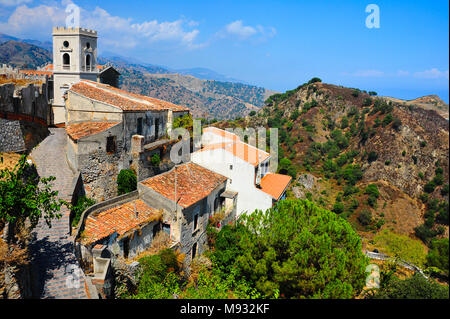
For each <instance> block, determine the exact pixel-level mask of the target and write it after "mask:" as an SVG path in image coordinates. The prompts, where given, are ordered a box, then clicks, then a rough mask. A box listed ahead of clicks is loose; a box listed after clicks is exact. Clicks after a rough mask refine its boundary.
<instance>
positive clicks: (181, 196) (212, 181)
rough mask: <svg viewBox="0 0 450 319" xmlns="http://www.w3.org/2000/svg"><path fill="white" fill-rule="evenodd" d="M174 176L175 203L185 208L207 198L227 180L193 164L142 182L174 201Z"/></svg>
mask: <svg viewBox="0 0 450 319" xmlns="http://www.w3.org/2000/svg"><path fill="white" fill-rule="evenodd" d="M175 176H176V177H177V182H176V184H177V190H176V198H177V203H178V204H179V205H180V206H182V207H184V208H186V207H189V206H191V205H192V204H195V203H196V202H198V201H199V200H201V199H203V198H205V197H207V196H208V195H209V194H210V193H211V192H212V191H213V190H214V189H216V188H217V186H219V185H220V184H222V183H223V182H225V181H226V180H227V178H226V177H225V176H222V175H220V174H217V173H214V172H212V171H210V170H208V169H206V168H203V167H201V166H199V165H197V164H194V163H187V164H183V165H180V166H177V167H175V168H174V169H172V170H171V171H169V172H166V173H163V174H160V175H157V176H154V177H151V178H149V179H147V180H145V181H143V182H142V185H144V186H146V187H149V188H151V189H153V190H154V191H156V192H157V193H159V194H161V195H162V196H164V197H165V198H167V199H170V200H171V201H175Z"/></svg>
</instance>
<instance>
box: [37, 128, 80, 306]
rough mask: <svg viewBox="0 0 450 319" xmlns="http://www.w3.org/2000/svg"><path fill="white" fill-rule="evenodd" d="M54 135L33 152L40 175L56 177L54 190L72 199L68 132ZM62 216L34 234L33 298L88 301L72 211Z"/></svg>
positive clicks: (64, 211) (63, 211)
mask: <svg viewBox="0 0 450 319" xmlns="http://www.w3.org/2000/svg"><path fill="white" fill-rule="evenodd" d="M50 132H51V134H50V135H49V136H48V137H47V138H46V139H45V140H44V141H42V142H41V144H39V145H38V146H37V147H36V148H35V149H34V150H33V151H32V152H31V157H32V158H33V160H34V162H35V163H36V166H37V170H38V173H39V176H41V177H49V176H55V177H56V180H55V181H54V182H53V189H54V190H57V191H58V192H59V197H60V198H61V199H64V200H66V201H68V202H70V200H71V194H70V192H71V186H72V180H73V178H74V175H73V173H72V171H71V170H70V168H69V166H68V164H67V162H66V155H65V154H66V152H65V146H66V137H67V135H66V132H65V129H64V128H50ZM61 214H62V217H61V219H59V220H53V221H52V227H51V228H49V227H48V226H47V224H46V223H45V220H44V219H43V218H41V220H40V221H39V224H38V226H37V227H36V229H35V230H34V232H33V235H34V239H33V242H32V244H31V251H32V254H33V282H34V287H33V295H34V296H35V297H37V298H51V299H54V298H57V299H80V298H81V299H85V298H87V296H88V295H87V292H86V291H87V289H86V283H85V278H84V274H83V272H82V271H81V269H80V267H79V264H78V262H77V259H76V257H75V254H74V247H73V240H72V238H71V236H70V233H69V230H70V228H69V227H70V225H69V215H70V212H69V210H68V209H67V208H66V207H65V206H64V207H63V208H62V209H61Z"/></svg>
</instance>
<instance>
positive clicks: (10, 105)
mask: <svg viewBox="0 0 450 319" xmlns="http://www.w3.org/2000/svg"><path fill="white" fill-rule="evenodd" d="M47 93H48V92H47V84H46V83H42V84H39V85H38V84H28V85H26V86H16V85H15V84H14V83H7V84H3V85H0V114H1V115H0V116H1V117H3V118H7V119H20V120H27V121H32V122H38V123H41V124H44V125H47V124H50V123H51V117H52V113H51V107H50V106H49V104H48V94H47Z"/></svg>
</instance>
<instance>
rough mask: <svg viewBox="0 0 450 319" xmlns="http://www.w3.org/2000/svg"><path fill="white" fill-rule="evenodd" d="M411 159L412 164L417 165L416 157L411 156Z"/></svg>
mask: <svg viewBox="0 0 450 319" xmlns="http://www.w3.org/2000/svg"><path fill="white" fill-rule="evenodd" d="M411 158H412V160H413V162H414V165H417V156H415V155H413V156H412V157H411Z"/></svg>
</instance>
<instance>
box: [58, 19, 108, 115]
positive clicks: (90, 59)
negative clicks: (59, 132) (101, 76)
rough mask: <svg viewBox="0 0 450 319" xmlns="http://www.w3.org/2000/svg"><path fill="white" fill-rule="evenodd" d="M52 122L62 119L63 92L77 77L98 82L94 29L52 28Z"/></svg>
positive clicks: (63, 111)
mask: <svg viewBox="0 0 450 319" xmlns="http://www.w3.org/2000/svg"><path fill="white" fill-rule="evenodd" d="M52 67H53V82H54V83H53V90H54V93H53V102H52V105H53V114H54V124H63V123H64V122H65V118H66V116H65V115H66V114H65V105H64V95H65V93H66V92H67V91H68V90H69V89H70V87H71V86H72V85H74V84H75V83H78V82H79V81H80V80H82V79H85V80H91V81H97V77H98V73H99V72H98V69H97V31H94V30H89V29H84V28H64V27H54V28H53V66H52Z"/></svg>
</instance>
